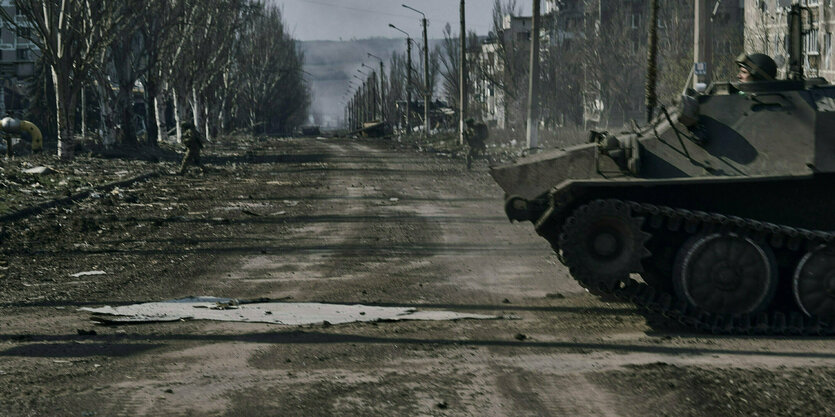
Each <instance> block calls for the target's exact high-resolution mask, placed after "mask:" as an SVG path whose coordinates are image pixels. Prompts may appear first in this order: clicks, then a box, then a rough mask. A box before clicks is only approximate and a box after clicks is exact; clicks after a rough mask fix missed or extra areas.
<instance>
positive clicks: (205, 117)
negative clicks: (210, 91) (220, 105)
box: [203, 101, 212, 142]
mask: <svg viewBox="0 0 835 417" xmlns="http://www.w3.org/2000/svg"><path fill="white" fill-rule="evenodd" d="M203 120H204V124H205V126H204V127H203V128H204V129H205V130H206V135H205V136H204V137H205V138H206V142H211V141H212V130H211V129H210V128H209V120H210V118H209V103H208V101H207V102H206V106H205V114H204V115H203Z"/></svg>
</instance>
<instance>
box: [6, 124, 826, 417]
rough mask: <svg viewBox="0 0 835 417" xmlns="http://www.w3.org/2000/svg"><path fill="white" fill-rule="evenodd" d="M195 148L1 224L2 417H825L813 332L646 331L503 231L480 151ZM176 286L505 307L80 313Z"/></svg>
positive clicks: (320, 143)
mask: <svg viewBox="0 0 835 417" xmlns="http://www.w3.org/2000/svg"><path fill="white" fill-rule="evenodd" d="M206 161H207V162H208V163H209V166H210V169H209V170H208V172H207V173H205V174H202V175H201V174H197V173H192V174H190V175H188V176H185V177H177V176H171V175H163V176H160V177H158V178H155V179H152V180H150V181H147V182H143V183H137V184H134V185H133V186H131V187H130V188H129V189H123V190H118V192H115V193H111V194H110V195H106V196H98V197H97V198H91V199H87V200H84V201H82V202H80V203H78V204H75V205H73V206H70V207H61V208H55V209H50V210H48V211H47V212H45V213H43V214H41V215H38V216H35V217H31V218H28V219H24V220H20V221H16V222H14V223H12V224H8V225H4V228H3V240H2V244H3V246H2V253H0V256H2V258H0V268H2V270H0V273H2V274H3V275H4V278H2V280H0V295H2V298H0V415H11V416H18V415H19V416H27V415H38V416H40V415H45V416H46V415H49V416H52V415H57V416H64V415H66V416H79V415H86V416H91V415H96V416H111V415H131V416H133V415H194V416H202V415H228V416H237V415H240V416H251V415H281V416H292V415H298V416H313V415H352V416H357V415H359V416H365V415H375V416H401V415H402V416H420V415H427V416H429V415H439V416H440V415H449V416H462V415H469V416H488V415H489V416H534V415H536V416H541V415H553V416H644V415H676V416H688V415H694V416H697V415H711V416H712V415H739V416H751V415H760V416H771V415H787V416H788V415H821V416H823V415H832V414H833V413H835V406H833V405H832V402H831V399H832V398H833V395H835V350H834V349H833V347H835V343H833V341H832V340H831V339H817V338H763V337H729V336H712V335H705V334H693V333H678V332H669V331H660V330H656V329H652V328H650V327H648V326H647V325H646V323H645V320H644V318H643V317H642V316H641V315H639V314H637V312H636V311H634V310H633V309H632V308H630V306H628V305H623V304H610V303H605V302H602V301H599V300H597V299H596V298H595V297H593V296H591V295H589V294H587V293H586V292H585V291H583V290H582V289H581V288H580V287H579V286H578V285H576V284H575V283H574V282H573V280H572V279H571V278H570V277H569V276H568V274H567V272H566V271H565V270H564V269H563V268H562V266H561V265H560V264H559V262H558V261H557V259H556V257H555V256H554V255H553V254H552V252H551V249H550V248H549V247H548V244H547V242H545V240H543V239H541V238H539V237H538V236H536V235H535V234H534V233H533V231H532V227H531V226H530V225H526V224H510V223H509V222H507V220H506V219H505V217H504V215H503V213H502V200H501V197H502V194H501V191H500V190H499V188H498V187H497V186H495V185H494V184H493V183H492V181H491V180H490V178H489V176H488V174H487V172H486V168H485V167H484V166H483V164H482V165H480V166H478V167H477V169H476V170H474V171H469V172H468V171H466V170H465V169H464V163H463V161H461V160H456V159H450V158H447V157H443V156H439V155H427V154H421V153H417V152H416V151H414V150H411V149H408V148H404V147H396V146H392V145H391V143H390V142H386V141H356V140H342V139H271V140H265V141H262V142H258V144H257V146H256V148H255V149H254V150H251V149H247V147H246V146H240V147H238V146H235V145H234V144H227V145H226V146H223V147H221V146H215V147H214V148H211V149H210V150H209V155H208V156H207V157H206ZM169 168H171V169H173V165H172V167H169ZM84 271H102V272H104V274H101V275H81V276H72V274H75V273H78V272H84ZM189 295H213V296H219V297H231V298H237V299H254V298H259V297H268V298H271V299H282V300H285V301H288V302H301V301H318V302H328V303H343V304H354V303H362V304H366V305H377V306H406V307H416V308H418V309H420V310H451V311H457V312H466V313H483V314H489V315H496V316H502V318H501V319H495V320H457V321H409V322H378V323H354V324H342V325H328V324H317V325H313V326H302V327H291V326H281V325H270V324H257V323H235V322H210V321H179V322H172V323H148V324H134V325H118V326H101V325H95V324H93V323H91V322H90V321H89V318H90V315H89V313H87V312H82V311H78V308H80V307H92V306H103V305H120V304H129V303H136V302H144V301H158V300H166V299H173V298H180V297H185V296H189Z"/></svg>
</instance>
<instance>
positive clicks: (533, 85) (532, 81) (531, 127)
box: [527, 0, 540, 149]
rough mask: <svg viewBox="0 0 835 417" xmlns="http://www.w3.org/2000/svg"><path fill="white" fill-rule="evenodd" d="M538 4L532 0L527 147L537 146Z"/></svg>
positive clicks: (537, 0) (538, 1)
mask: <svg viewBox="0 0 835 417" xmlns="http://www.w3.org/2000/svg"><path fill="white" fill-rule="evenodd" d="M539 4H540V0H533V19H532V20H533V24H532V25H531V74H530V77H529V80H528V130H527V133H528V134H527V145H528V149H533V148H536V147H539V100H537V91H538V90H539Z"/></svg>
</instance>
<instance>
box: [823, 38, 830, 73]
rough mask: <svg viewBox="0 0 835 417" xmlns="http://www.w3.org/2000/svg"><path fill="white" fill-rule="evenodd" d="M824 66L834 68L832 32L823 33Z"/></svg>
mask: <svg viewBox="0 0 835 417" xmlns="http://www.w3.org/2000/svg"><path fill="white" fill-rule="evenodd" d="M823 53H824V55H823V67H824V68H826V69H832V33H829V32H826V34H825V35H823Z"/></svg>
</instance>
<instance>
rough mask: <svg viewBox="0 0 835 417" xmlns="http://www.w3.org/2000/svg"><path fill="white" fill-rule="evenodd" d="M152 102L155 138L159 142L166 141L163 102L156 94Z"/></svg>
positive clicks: (166, 132) (158, 94)
mask: <svg viewBox="0 0 835 417" xmlns="http://www.w3.org/2000/svg"><path fill="white" fill-rule="evenodd" d="M153 100H154V114H155V115H156V117H155V120H154V121H155V123H156V128H157V133H158V134H157V137H158V138H159V140H168V131H167V130H166V129H165V100H163V98H162V97H161V95H160V93H158V92H157V93H155V94H154V98H153Z"/></svg>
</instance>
